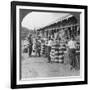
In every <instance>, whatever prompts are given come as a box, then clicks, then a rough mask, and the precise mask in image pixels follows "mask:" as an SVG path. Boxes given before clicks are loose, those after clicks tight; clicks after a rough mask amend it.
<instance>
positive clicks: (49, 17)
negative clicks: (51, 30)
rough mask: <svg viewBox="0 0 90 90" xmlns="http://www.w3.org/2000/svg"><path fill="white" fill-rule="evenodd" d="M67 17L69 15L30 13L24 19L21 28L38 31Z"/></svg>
mask: <svg viewBox="0 0 90 90" xmlns="http://www.w3.org/2000/svg"><path fill="white" fill-rule="evenodd" d="M67 15H69V13H48V12H31V13H29V14H28V15H26V16H25V17H24V19H23V21H22V27H26V28H28V29H32V30H33V29H39V28H40V27H44V26H46V25H49V24H51V23H53V22H55V21H57V20H58V19H60V18H61V17H65V16H67Z"/></svg>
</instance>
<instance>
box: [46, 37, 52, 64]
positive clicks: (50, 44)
mask: <svg viewBox="0 0 90 90" xmlns="http://www.w3.org/2000/svg"><path fill="white" fill-rule="evenodd" d="M52 43H53V40H52V39H51V38H50V37H49V40H48V46H47V47H48V63H50V62H51V58H50V52H51V47H52Z"/></svg>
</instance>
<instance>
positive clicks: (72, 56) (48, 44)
mask: <svg viewBox="0 0 90 90" xmlns="http://www.w3.org/2000/svg"><path fill="white" fill-rule="evenodd" d="M27 39H28V42H29V45H28V49H29V56H30V57H31V55H32V52H34V53H35V55H36V56H39V57H40V56H45V57H47V58H48V62H49V63H50V62H51V61H52V60H51V55H50V54H51V50H52V46H53V45H54V44H55V43H56V44H57V45H59V44H60V41H61V40H60V39H59V40H58V39H54V38H51V37H49V38H47V39H45V38H40V37H37V38H32V35H31V34H30V35H29V37H28V38H27ZM64 42H65V43H64V44H65V48H66V51H67V53H68V57H69V61H70V63H69V64H71V66H72V67H71V69H73V68H75V69H77V68H78V69H79V68H80V44H77V43H78V42H77V41H76V40H75V39H74V38H73V37H71V38H70V39H69V40H68V41H64ZM79 43H80V42H79ZM57 49H58V48H57ZM77 52H78V53H77ZM63 54H65V53H63ZM63 59H64V58H63Z"/></svg>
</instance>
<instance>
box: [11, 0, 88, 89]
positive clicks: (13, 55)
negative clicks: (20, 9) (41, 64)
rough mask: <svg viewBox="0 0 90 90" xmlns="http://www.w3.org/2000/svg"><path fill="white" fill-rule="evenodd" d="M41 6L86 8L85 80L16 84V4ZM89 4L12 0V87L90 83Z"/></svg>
mask: <svg viewBox="0 0 90 90" xmlns="http://www.w3.org/2000/svg"><path fill="white" fill-rule="evenodd" d="M17 5H18V6H20V5H21V6H39V7H53V8H54V7H55V8H74V9H84V11H85V12H84V21H85V22H84V24H85V28H84V30H85V34H84V35H85V37H84V46H85V47H84V51H85V52H84V55H85V58H84V61H85V64H84V66H85V67H84V71H85V72H84V81H72V82H55V83H43V84H22V85H17V84H16V78H17V76H16V75H17V74H16V73H17V71H16V6H17ZM87 19H88V6H85V5H69V4H52V3H37V2H20V1H12V2H11V43H10V44H11V45H10V51H11V54H10V55H11V88H12V89H16V88H36V87H53V86H66V85H81V84H87V83H88V64H87V63H88V58H87V57H88V51H87V49H88V36H87V33H88V28H87V27H88V21H87Z"/></svg>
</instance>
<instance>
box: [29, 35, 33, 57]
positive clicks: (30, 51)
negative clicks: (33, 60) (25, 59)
mask: <svg viewBox="0 0 90 90" xmlns="http://www.w3.org/2000/svg"><path fill="white" fill-rule="evenodd" d="M28 41H29V57H30V56H31V53H32V45H33V43H32V35H31V34H30V35H29V37H28Z"/></svg>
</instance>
